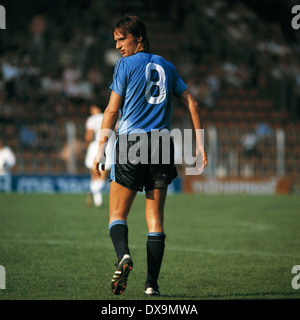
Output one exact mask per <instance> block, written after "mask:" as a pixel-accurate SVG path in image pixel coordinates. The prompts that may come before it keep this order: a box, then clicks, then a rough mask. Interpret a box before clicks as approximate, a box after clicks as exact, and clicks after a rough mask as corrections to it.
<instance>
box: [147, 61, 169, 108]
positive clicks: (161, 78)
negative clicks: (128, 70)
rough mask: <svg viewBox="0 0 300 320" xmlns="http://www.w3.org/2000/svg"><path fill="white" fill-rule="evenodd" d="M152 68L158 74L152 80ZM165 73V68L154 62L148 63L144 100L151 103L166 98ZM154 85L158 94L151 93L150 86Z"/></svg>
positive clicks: (156, 102) (159, 101)
mask: <svg viewBox="0 0 300 320" xmlns="http://www.w3.org/2000/svg"><path fill="white" fill-rule="evenodd" d="M152 70H155V71H156V72H157V74H158V79H157V80H155V81H154V80H152V72H151V71H152ZM165 82H166V74H165V70H164V69H163V68H162V67H161V66H160V65H159V64H156V63H148V64H147V67H146V92H145V97H146V100H147V101H148V102H149V103H151V104H158V103H161V102H163V101H164V100H165V98H166V87H165ZM154 86H156V87H158V89H159V93H158V95H155V96H153V95H152V88H153V87H154Z"/></svg>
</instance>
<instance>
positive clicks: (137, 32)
mask: <svg viewBox="0 0 300 320" xmlns="http://www.w3.org/2000/svg"><path fill="white" fill-rule="evenodd" d="M116 29H118V30H120V32H121V33H122V34H123V35H124V36H126V35H127V34H128V33H131V34H132V35H133V36H134V37H135V38H139V37H142V44H143V47H144V49H145V50H146V51H148V50H149V49H150V44H149V40H148V36H147V31H146V26H145V24H144V22H143V20H142V19H141V18H139V17H137V16H125V17H123V18H121V19H120V20H119V21H117V22H116V23H115V25H114V28H113V34H114V32H115V30H116Z"/></svg>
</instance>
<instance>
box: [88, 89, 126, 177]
mask: <svg viewBox="0 0 300 320" xmlns="http://www.w3.org/2000/svg"><path fill="white" fill-rule="evenodd" d="M122 102H123V98H122V97H121V96H119V95H118V94H117V93H115V92H114V91H112V92H111V95H110V99H109V102H108V105H107V108H106V109H105V111H104V113H103V119H102V125H101V135H100V142H99V147H98V152H97V155H96V157H95V159H94V166H93V172H94V174H95V175H97V176H101V173H100V172H99V168H98V165H99V163H101V160H102V159H103V158H104V151H105V147H106V144H107V141H108V139H109V137H110V135H111V133H112V132H113V130H114V128H115V126H116V123H117V121H118V117H119V110H120V107H121V105H122Z"/></svg>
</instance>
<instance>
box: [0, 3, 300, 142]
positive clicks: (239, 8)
mask: <svg viewBox="0 0 300 320" xmlns="http://www.w3.org/2000/svg"><path fill="white" fill-rule="evenodd" d="M30 3H32V5H31V6H30ZM26 8H27V9H26V12H25V16H26V18H24V12H21V11H19V12H18V13H17V11H14V14H15V17H14V19H17V20H16V21H17V22H16V23H15V25H14V26H12V25H11V27H10V24H9V19H10V17H9V16H8V17H7V25H8V27H7V30H5V31H1V32H2V34H1V37H2V43H3V46H2V47H1V48H0V53H1V56H0V57H1V58H0V71H1V72H0V124H1V126H2V129H1V132H0V134H1V135H4V134H5V132H6V131H5V132H4V129H3V128H4V126H5V125H7V124H12V125H13V126H14V128H15V131H14V132H16V133H17V135H18V137H19V138H20V139H19V141H18V142H17V143H18V144H23V145H24V146H28V145H34V141H35V139H37V137H36V136H35V135H36V132H33V131H32V130H31V129H30V126H31V125H33V124H37V123H38V124H41V123H47V124H51V123H52V124H56V123H64V122H65V121H67V120H70V119H71V120H74V121H79V122H81V123H83V122H84V121H85V118H86V117H87V116H88V110H89V105H90V103H91V102H92V101H96V102H97V103H99V104H101V106H102V107H105V106H106V103H107V98H108V94H109V91H108V87H109V85H110V83H111V80H112V73H113V67H114V65H115V62H116V61H117V60H118V59H119V58H120V56H119V55H118V53H117V52H116V51H115V50H114V43H113V39H112V35H111V25H112V21H114V19H116V18H119V16H121V15H123V14H124V13H132V12H134V13H135V14H137V15H141V16H142V17H143V18H144V19H145V21H146V23H147V22H148V27H149V37H150V42H151V47H152V49H153V52H157V53H158V54H161V55H163V56H166V58H169V59H171V61H172V62H173V63H174V64H175V65H176V66H177V67H178V70H179V72H180V74H181V75H182V77H183V79H189V81H188V85H189V88H190V90H191V91H192V93H193V94H194V95H195V96H196V97H197V98H198V100H199V102H200V103H201V104H202V105H204V106H205V107H206V108H207V110H213V109H214V108H217V107H218V101H219V100H220V98H221V97H224V96H225V95H226V92H227V91H226V90H227V89H231V88H234V89H243V90H251V89H255V90H256V91H257V92H259V94H260V95H261V96H263V97H267V98H269V99H271V100H272V102H273V103H272V105H273V108H274V109H276V110H285V111H287V112H288V113H289V115H290V116H291V117H293V119H299V116H300V114H299V110H298V107H297V103H299V99H300V63H299V61H300V59H299V54H300V46H299V43H300V41H299V40H300V39H299V33H293V34H292V36H291V35H287V34H286V33H285V31H284V29H283V28H282V25H281V24H280V22H278V21H276V20H275V21H271V22H270V21H267V20H264V19H263V18H262V16H261V15H259V14H258V13H256V12H255V11H254V10H253V9H251V8H250V7H249V6H247V5H246V4H243V3H242V2H240V1H225V0H214V1H208V0H205V1H201V2H199V1H193V0H189V1H179V0H174V1H172V5H170V2H169V1H151V2H150V3H145V2H144V1H138V0H132V1H126V2H124V1H117V0H115V1H97V0H94V1H88V2H87V1H80V0H78V1H68V0H64V1H61V2H60V3H59V4H57V3H55V4H54V3H53V2H51V1H43V4H40V3H39V2H35V1H33V0H32V1H29V2H28V6H27V7H26ZM22 14H23V17H21V15H22ZM18 18H19V20H18ZM17 31H18V32H17ZM176 108H179V107H178V106H176V105H175V109H176ZM175 114H177V113H175ZM179 114H180V116H182V113H179ZM208 116H209V113H208ZM245 120H246V119H245ZM246 121H247V120H246ZM44 135H45V139H46V136H47V132H45V133H44ZM5 138H6V140H8V137H5Z"/></svg>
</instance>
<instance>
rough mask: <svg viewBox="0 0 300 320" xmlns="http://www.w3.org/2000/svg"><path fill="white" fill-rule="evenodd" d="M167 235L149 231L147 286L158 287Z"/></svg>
mask: <svg viewBox="0 0 300 320" xmlns="http://www.w3.org/2000/svg"><path fill="white" fill-rule="evenodd" d="M165 238H166V235H165V234H164V233H162V232H151V233H148V239H147V279H146V285H145V286H146V287H154V288H156V289H157V280H158V276H159V271H160V267H161V263H162V259H163V256H164V249H165Z"/></svg>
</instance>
